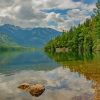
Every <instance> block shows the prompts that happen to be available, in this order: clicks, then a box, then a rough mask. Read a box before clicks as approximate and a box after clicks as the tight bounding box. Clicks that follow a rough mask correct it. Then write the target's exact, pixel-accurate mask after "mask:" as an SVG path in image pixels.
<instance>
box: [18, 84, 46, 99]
mask: <svg viewBox="0 0 100 100" xmlns="http://www.w3.org/2000/svg"><path fill="white" fill-rule="evenodd" d="M18 88H19V89H22V90H24V91H26V92H29V93H30V94H31V95H32V96H35V97H38V96H40V95H41V94H42V93H43V92H44V91H45V87H44V86H43V85H41V84H34V85H30V84H28V83H23V84H21V85H20V86H19V87H18Z"/></svg>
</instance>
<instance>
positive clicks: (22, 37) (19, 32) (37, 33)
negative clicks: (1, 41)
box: [0, 24, 61, 48]
mask: <svg viewBox="0 0 100 100" xmlns="http://www.w3.org/2000/svg"><path fill="white" fill-rule="evenodd" d="M0 33H4V34H5V33H6V34H7V35H8V36H9V37H11V38H12V39H13V40H14V42H15V43H18V44H19V45H21V46H25V47H35V48H41V47H44V45H45V44H46V43H47V42H48V41H49V40H51V39H53V38H55V37H56V36H58V35H60V33H61V32H59V31H56V30H54V29H51V28H40V27H39V28H20V27H18V26H14V25H9V24H5V25H3V26H0Z"/></svg>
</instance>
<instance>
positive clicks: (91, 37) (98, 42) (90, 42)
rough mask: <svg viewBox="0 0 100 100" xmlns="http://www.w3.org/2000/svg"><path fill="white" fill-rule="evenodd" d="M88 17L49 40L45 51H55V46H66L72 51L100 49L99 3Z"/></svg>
mask: <svg viewBox="0 0 100 100" xmlns="http://www.w3.org/2000/svg"><path fill="white" fill-rule="evenodd" d="M96 6H97V9H94V11H93V15H92V16H91V18H90V19H86V21H85V22H84V23H83V24H79V25H78V26H74V27H71V28H70V30H69V31H67V32H66V31H63V32H62V34H61V35H60V36H57V37H56V38H55V39H53V40H51V41H49V42H48V43H47V45H46V46H45V51H56V49H57V48H66V49H67V51H72V52H81V53H84V52H94V51H99V50H100V3H99V2H98V3H97V4H96Z"/></svg>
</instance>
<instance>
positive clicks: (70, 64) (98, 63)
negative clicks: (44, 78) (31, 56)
mask: <svg viewBox="0 0 100 100" xmlns="http://www.w3.org/2000/svg"><path fill="white" fill-rule="evenodd" d="M48 55H49V56H50V57H51V58H53V59H54V60H55V61H57V62H59V63H60V64H62V65H63V67H64V68H69V69H70V71H71V72H78V73H79V74H80V75H84V77H86V79H87V80H92V81H93V84H92V88H93V89H94V90H95V98H94V99H93V100H100V52H98V53H95V54H85V55H77V54H75V53H72V54H71V55H70V54H69V53H68V54H67V53H49V54H48ZM79 100H81V99H79Z"/></svg>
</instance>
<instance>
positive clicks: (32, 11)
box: [0, 0, 95, 29]
mask: <svg viewBox="0 0 100 100" xmlns="http://www.w3.org/2000/svg"><path fill="white" fill-rule="evenodd" d="M93 8H95V2H92V1H91V3H90V2H89V3H87V2H81V1H80V0H55V1H54V0H9V1H8V0H0V24H13V25H17V26H20V27H24V28H26V27H53V28H56V29H57V28H58V29H59V27H65V28H66V29H69V28H70V27H71V26H73V25H76V24H78V23H75V22H79V23H80V22H82V21H84V20H85V19H86V18H87V17H90V15H91V14H92V11H93ZM54 23H55V24H54ZM69 23H70V24H69ZM68 24H69V25H68Z"/></svg>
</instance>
